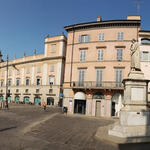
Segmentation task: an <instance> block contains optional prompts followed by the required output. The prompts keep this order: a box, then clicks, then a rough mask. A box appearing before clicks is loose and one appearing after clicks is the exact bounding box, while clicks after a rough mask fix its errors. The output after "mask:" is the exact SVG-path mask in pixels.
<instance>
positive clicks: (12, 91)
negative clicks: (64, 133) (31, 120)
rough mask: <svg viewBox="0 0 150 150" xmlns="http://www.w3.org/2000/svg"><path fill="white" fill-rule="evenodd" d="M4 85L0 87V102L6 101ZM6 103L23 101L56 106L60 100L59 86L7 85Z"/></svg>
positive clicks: (24, 102)
mask: <svg viewBox="0 0 150 150" xmlns="http://www.w3.org/2000/svg"><path fill="white" fill-rule="evenodd" d="M5 91H6V90H5V87H4V88H0V103H4V102H5V101H6V93H5ZM8 91H9V97H8V98H7V99H8V103H23V104H35V105H41V104H42V103H43V102H45V103H46V104H47V106H53V105H54V106H58V103H59V101H60V96H59V95H60V92H61V90H60V87H58V86H54V87H52V88H51V87H49V86H38V87H33V86H32V87H9V90H8Z"/></svg>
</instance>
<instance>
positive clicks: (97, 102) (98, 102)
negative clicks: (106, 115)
mask: <svg viewBox="0 0 150 150" xmlns="http://www.w3.org/2000/svg"><path fill="white" fill-rule="evenodd" d="M95 115H96V117H100V116H101V102H100V101H96V112H95Z"/></svg>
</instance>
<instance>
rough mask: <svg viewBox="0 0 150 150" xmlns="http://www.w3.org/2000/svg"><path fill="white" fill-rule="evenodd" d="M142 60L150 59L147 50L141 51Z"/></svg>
mask: <svg viewBox="0 0 150 150" xmlns="http://www.w3.org/2000/svg"><path fill="white" fill-rule="evenodd" d="M142 61H150V53H149V52H148V51H142Z"/></svg>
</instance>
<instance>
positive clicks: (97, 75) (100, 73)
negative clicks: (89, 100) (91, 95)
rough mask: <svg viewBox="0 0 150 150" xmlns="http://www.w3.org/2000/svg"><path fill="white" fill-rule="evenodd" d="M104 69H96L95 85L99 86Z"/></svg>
mask: <svg viewBox="0 0 150 150" xmlns="http://www.w3.org/2000/svg"><path fill="white" fill-rule="evenodd" d="M103 72H104V69H101V68H100V69H96V86H98V87H101V86H102V81H103Z"/></svg>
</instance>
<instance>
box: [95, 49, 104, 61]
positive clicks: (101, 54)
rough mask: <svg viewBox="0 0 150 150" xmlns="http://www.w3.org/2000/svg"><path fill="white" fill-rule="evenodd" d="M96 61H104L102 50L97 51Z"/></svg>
mask: <svg viewBox="0 0 150 150" xmlns="http://www.w3.org/2000/svg"><path fill="white" fill-rule="evenodd" d="M97 60H98V61H103V60H104V49H98V50H97Z"/></svg>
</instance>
